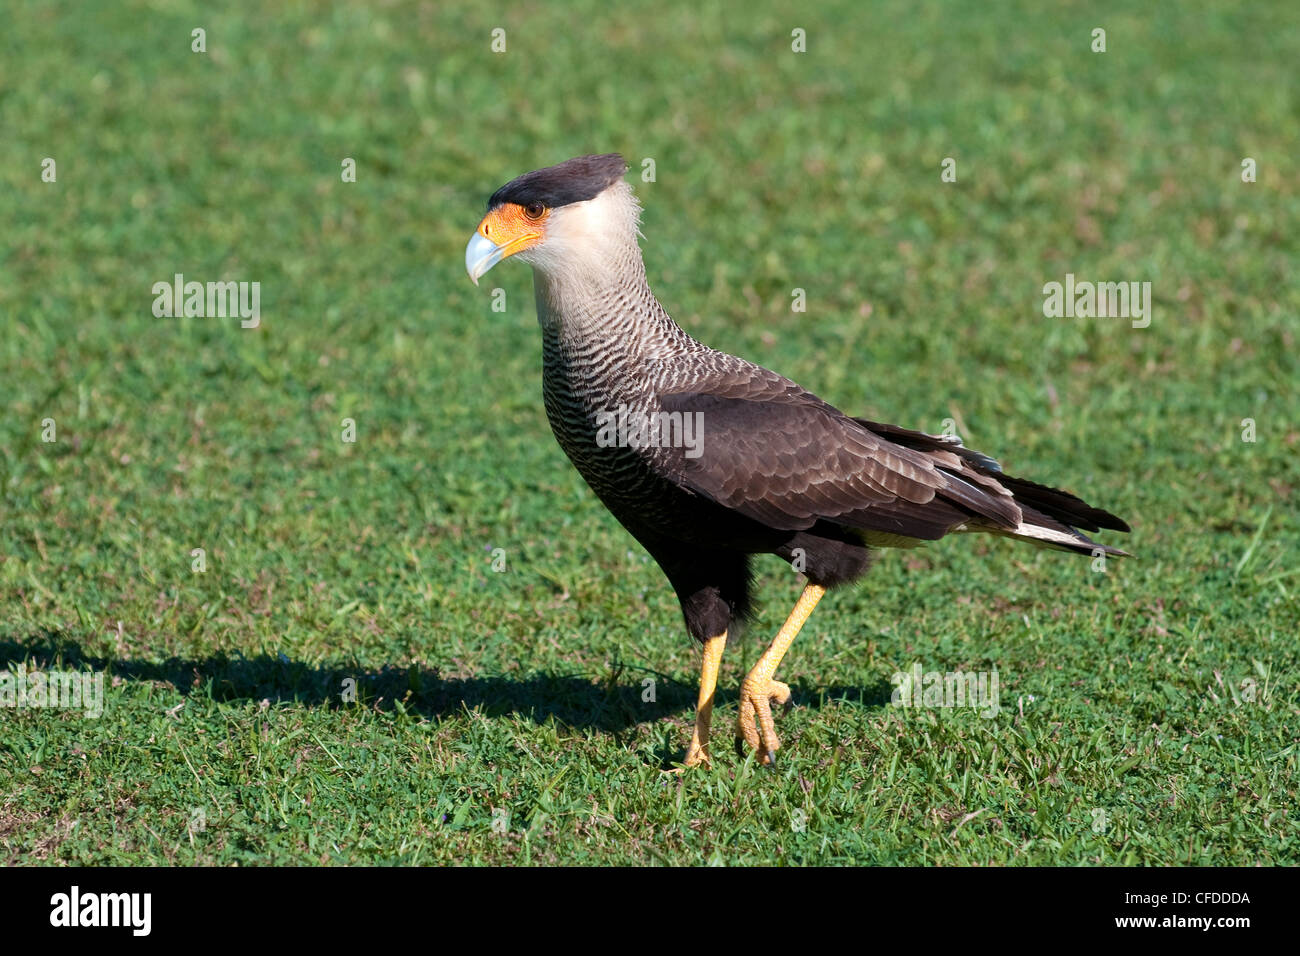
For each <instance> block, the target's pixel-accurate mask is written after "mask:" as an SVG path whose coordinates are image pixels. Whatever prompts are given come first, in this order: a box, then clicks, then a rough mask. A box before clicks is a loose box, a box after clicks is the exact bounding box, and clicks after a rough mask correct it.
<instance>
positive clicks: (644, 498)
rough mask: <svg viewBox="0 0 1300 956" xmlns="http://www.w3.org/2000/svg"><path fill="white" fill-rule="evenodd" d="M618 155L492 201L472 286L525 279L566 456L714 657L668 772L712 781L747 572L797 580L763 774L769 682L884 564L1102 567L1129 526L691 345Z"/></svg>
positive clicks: (783, 692) (502, 192)
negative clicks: (1003, 561) (825, 607)
mask: <svg viewBox="0 0 1300 956" xmlns="http://www.w3.org/2000/svg"><path fill="white" fill-rule="evenodd" d="M627 169H628V166H627V163H626V162H625V160H624V159H623V157H622V156H621V155H619V154H618V153H606V154H602V155H590V156H579V157H575V158H573V159H570V160H567V161H565V162H562V163H559V164H558V165H554V166H548V167H546V168H543V169H537V170H534V171H532V172H528V173H525V174H523V175H521V176H519V177H517V178H516V179H513V180H511V181H510V182H508V183H506V184H505V185H504V186H502V187H501V188H499V189H497V190H496V192H494V193H492V195H491V197H490V198H489V199H488V203H487V213H486V215H485V216H484V217H483V219H482V221H481V222H480V223H479V224H478V227H477V229H475V231H474V235H473V237H472V238H471V239H470V241H469V244H468V245H467V246H466V249H465V268H466V271H467V272H468V273H469V277H470V279H471V280H472V281H473V282H474V284H475V285H477V284H478V281H479V279H480V278H482V276H483V275H484V274H485V273H486V272H487V271H488V270H489V269H491V268H493V267H494V266H495V265H496V264H497V263H499V262H501V261H502V260H504V259H507V258H514V259H517V260H519V261H521V262H524V263H526V264H528V265H530V266H531V267H532V270H533V285H534V292H535V297H536V305H537V319H538V324H539V325H540V327H541V337H542V398H543V402H544V404H545V408H546V415H547V419H548V421H549V423H550V426H551V430H552V432H553V433H554V435H555V438H556V440H557V441H558V443H559V445H560V447H561V448H562V449H563V450H564V453H565V454H566V455H567V456H568V458H569V460H570V461H571V462H572V464H573V465H574V467H575V468H576V469H577V471H578V472H579V474H581V476H582V477H583V479H584V480H585V481H586V483H587V484H588V485H589V486H590V488H591V490H592V491H593V492H595V494H596V497H597V498H599V500H600V501H601V502H602V503H603V505H604V506H605V508H607V509H608V510H609V512H610V513H611V514H612V515H613V516H614V517H615V518H616V519H617V520H618V521H619V523H620V524H622V526H623V527H624V528H625V529H626V530H627V531H628V533H630V534H631V535H632V537H633V538H635V539H636V540H637V541H638V542H639V543H640V545H641V546H642V547H643V548H644V549H645V550H646V551H647V552H648V553H649V554H650V556H651V557H652V558H653V559H654V560H655V562H656V563H657V564H658V565H659V567H660V568H661V569H662V571H663V573H664V575H665V576H666V577H667V579H668V583H669V584H670V585H671V587H672V588H673V590H674V591H675V593H676V596H677V598H678V600H679V602H680V604H681V609H682V614H683V617H684V619H685V623H686V630H687V632H688V633H689V635H690V636H691V637H692V638H693V639H694V640H695V641H697V642H698V643H699V644H700V645H701V647H702V653H701V663H700V680H699V691H698V697H697V703H696V711H695V725H694V729H693V731H692V734H691V740H690V744H689V746H688V747H687V749H686V752H685V758H684V759H683V760H681V761H680V762H677V763H675V766H674V767H673V768H672V769H673V770H674V771H676V772H684V771H685V769H686V768H690V767H696V766H699V765H701V764H703V765H710V764H711V763H712V760H713V756H712V752H711V750H710V731H711V721H712V714H713V707H714V701H715V696H716V689H717V682H718V674H719V669H720V667H721V662H722V656H723V652H724V650H725V648H726V645H727V640H728V635H729V634H733V633H738V632H739V629H740V628H741V626H742V625H743V624H744V623H745V622H746V621H747V620H749V619H750V618H752V617H753V593H752V592H753V580H754V579H753V575H752V562H753V561H754V559H755V558H757V557H760V556H762V555H769V554H770V555H776V556H777V557H779V558H781V559H783V560H785V561H787V562H789V563H790V564H791V566H792V567H794V569H795V570H797V571H800V572H802V574H803V585H804V586H803V589H802V592H801V593H800V595H799V597H798V600H797V601H796V602H795V605H794V608H793V610H792V611H791V612H790V614H789V616H788V617H787V619H786V621H785V623H784V625H783V626H782V627H781V629H780V630H779V631H778V632H777V634H776V636H775V637H774V638H773V640H772V642H771V644H770V645H768V647H767V649H766V650H765V651H763V653H762V654H761V655H760V656H759V657H758V659H757V660H756V662H755V663H754V665H753V667H752V668H751V669H750V670H749V671H748V673H747V674H746V675H745V677H744V679H743V681H742V682H741V687H740V697H739V710H738V714H737V718H736V731H735V738H736V747H737V749H738V751H740V752H742V753H743V752H744V748H745V747H746V746H747V747H748V748H749V749H750V750H751V751H752V752H754V753H755V754H756V759H757V760H758V762H759V763H760V764H765V765H770V764H773V763H774V762H775V758H776V751H777V749H778V748H779V747H780V745H781V741H780V739H779V737H778V736H777V732H776V725H775V720H774V718H773V715H772V708H773V706H780V707H784V708H786V709H788V708H789V706H790V703H791V691H790V688H789V686H788V685H787V684H785V683H784V682H782V681H779V680H777V679H776V676H775V675H776V672H777V669H778V667H779V666H780V664H781V663H782V660H783V658H784V657H785V655H786V652H787V651H788V650H789V648H790V646H791V644H792V643H793V642H794V640H795V638H796V636H797V635H798V634H799V632H800V630H801V629H802V628H803V626H804V624H805V622H806V621H807V620H808V618H809V616H810V615H811V614H812V612H813V609H814V608H815V607H816V606H817V604H818V602H819V601H820V600H821V598H822V596H823V595H824V594H825V593H826V592H827V591H828V590H831V589H834V588H837V587H842V586H844V585H847V584H850V583H852V582H854V581H857V580H858V579H860V578H861V577H862V576H863V575H864V574H866V572H867V570H868V567H869V565H870V563H871V561H872V558H873V556H874V555H875V553H876V552H877V551H878V550H880V549H887V548H899V547H914V546H916V545H919V544H922V543H924V542H928V541H934V540H937V539H939V538H942V537H944V536H946V535H949V534H954V533H976V532H979V533H988V534H994V535H1001V536H1004V537H1008V538H1013V539H1016V540H1018V541H1025V542H1030V543H1032V544H1035V545H1038V546H1043V547H1047V548H1051V549H1055V550H1060V551H1067V552H1074V553H1078V554H1085V555H1090V556H1094V557H1095V556H1097V555H1108V556H1118V557H1127V556H1128V554H1127V552H1124V551H1121V550H1119V549H1117V548H1114V547H1112V546H1110V545H1106V544H1101V543H1099V542H1096V541H1094V540H1093V539H1091V538H1089V537H1088V536H1087V535H1086V534H1085V533H1084V532H1085V531H1087V532H1097V531H1100V530H1102V529H1107V530H1114V531H1122V532H1127V531H1129V530H1130V528H1129V525H1128V524H1127V523H1126V522H1125V521H1124V520H1123V519H1121V518H1118V517H1116V516H1115V515H1113V514H1111V513H1110V512H1108V511H1104V510H1102V509H1100V508H1095V507H1093V506H1091V505H1089V504H1087V503H1086V502H1084V501H1083V500H1082V499H1080V498H1078V497H1076V496H1075V495H1073V494H1071V493H1069V492H1066V491H1061V490H1059V489H1056V488H1051V487H1048V486H1045V485H1041V484H1038V483H1035V482H1033V481H1028V480H1026V479H1022V478H1012V477H1009V476H1007V475H1005V474H1003V472H1002V469H1001V466H1000V465H999V464H998V462H997V461H996V460H995V459H993V458H991V457H989V456H988V455H985V454H981V453H980V452H977V451H974V450H972V449H970V448H967V447H965V446H964V445H963V444H962V441H961V439H960V438H959V437H957V436H954V435H933V434H928V433H926V432H921V431H915V430H912V429H908V428H902V427H899V426H897V425H889V424H884V423H881V422H875V421H870V420H868V419H866V418H861V417H855V416H853V415H849V414H847V413H845V412H842V411H840V410H839V409H838V408H836V407H834V406H833V405H831V404H830V403H828V402H826V401H823V400H822V399H821V398H818V397H817V396H816V395H814V394H813V393H812V392H810V391H808V390H806V389H805V388H803V387H802V386H800V385H798V384H796V383H795V382H793V381H791V380H790V379H788V378H786V377H784V376H782V375H779V374H777V373H776V372H773V371H770V370H769V369H766V368H764V367H762V366H760V365H756V364H754V363H753V362H749V361H747V360H745V359H743V358H739V357H737V356H734V355H730V354H728V353H726V352H721V351H718V350H716V349H713V348H710V347H709V346H707V345H705V344H703V343H702V342H700V341H697V340H696V339H695V338H693V337H692V336H691V335H689V334H688V333H687V332H686V331H685V330H684V329H683V328H682V327H681V326H680V325H678V324H677V323H676V322H674V321H673V320H672V318H670V317H669V315H668V313H667V311H665V309H664V307H663V306H662V305H661V304H660V302H659V300H658V299H657V298H656V297H655V295H654V293H652V292H651V290H650V286H649V284H648V281H647V278H646V270H645V264H644V262H643V260H642V256H641V248H640V244H639V241H638V240H639V239H640V238H641V231H640V220H641V205H640V202H639V200H638V199H637V197H636V195H635V193H634V192H633V189H632V187H631V185H630V184H629V183H627V182H626V181H625V176H626V172H627Z"/></svg>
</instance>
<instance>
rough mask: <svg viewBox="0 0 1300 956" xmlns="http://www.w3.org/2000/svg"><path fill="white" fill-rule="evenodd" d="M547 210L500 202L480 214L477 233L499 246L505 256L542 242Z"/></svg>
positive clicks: (544, 233) (544, 234)
mask: <svg viewBox="0 0 1300 956" xmlns="http://www.w3.org/2000/svg"><path fill="white" fill-rule="evenodd" d="M550 214H551V211H550V210H549V209H547V208H546V207H544V206H529V207H524V206H520V205H519V204H518V203H512V202H507V203H502V204H501V205H500V206H497V207H496V208H495V209H493V210H492V211H491V212H490V213H488V214H487V215H486V216H484V217H483V221H482V222H480V223H479V224H478V234H479V235H480V236H482V237H483V238H484V239H487V240H489V241H490V242H493V243H495V244H496V245H497V246H499V247H500V248H501V250H502V255H501V258H503V259H504V258H505V257H506V256H513V255H514V254H515V253H516V252H523V251H524V250H525V249H529V248H531V247H533V246H535V245H537V244H538V243H539V242H541V241H542V239H544V238H545V237H546V220H547V218H548V217H549V216H550Z"/></svg>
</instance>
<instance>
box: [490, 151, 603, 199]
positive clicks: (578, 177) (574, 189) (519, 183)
mask: <svg viewBox="0 0 1300 956" xmlns="http://www.w3.org/2000/svg"><path fill="white" fill-rule="evenodd" d="M625 172H627V163H626V162H625V161H624V159H623V157H622V156H620V155H619V154H618V153H605V154H604V155H603V156H578V157H577V158H575V159H570V160H567V161H566V162H563V163H560V164H559V165H558V166H547V167H546V168H545V169H535V170H533V171H532V172H531V173H524V174H523V175H522V176H520V177H519V178H518V179H512V180H510V182H508V183H506V184H505V185H504V186H502V187H501V188H500V189H498V190H497V191H496V192H494V193H493V194H492V198H491V199H489V200H488V209H493V208H495V207H496V206H499V205H501V203H503V202H512V203H518V204H519V205H521V206H527V205H529V204H530V203H541V204H542V205H543V206H546V207H548V208H552V209H553V208H555V207H556V206H567V205H568V204H569V203H572V202H584V201H585V200H588V199H595V198H596V197H597V196H599V195H600V194H601V193H602V192H604V191H605V190H606V189H608V188H609V187H610V185H612V184H613V183H616V182H618V181H619V180H620V179H622V178H623V174H624V173H625Z"/></svg>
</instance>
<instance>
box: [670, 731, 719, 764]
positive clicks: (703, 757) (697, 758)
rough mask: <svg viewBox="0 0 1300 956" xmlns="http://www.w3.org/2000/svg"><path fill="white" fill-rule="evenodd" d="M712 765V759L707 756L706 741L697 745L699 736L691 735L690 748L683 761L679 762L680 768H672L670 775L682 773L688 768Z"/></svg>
mask: <svg viewBox="0 0 1300 956" xmlns="http://www.w3.org/2000/svg"><path fill="white" fill-rule="evenodd" d="M712 765H714V758H712V757H710V756H708V741H705V743H699V735H698V732H697V734H695V735H693V736H692V739H690V748H689V749H688V750H686V758H685V760H684V761H681V765H680V766H676V767H673V769H672V773H675V774H680V773H682V771H685V770H686V769H688V767H697V766H706V767H710V766H712Z"/></svg>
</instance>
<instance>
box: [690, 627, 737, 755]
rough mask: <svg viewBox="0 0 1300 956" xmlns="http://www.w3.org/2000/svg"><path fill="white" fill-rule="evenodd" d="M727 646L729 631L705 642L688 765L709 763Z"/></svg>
mask: <svg viewBox="0 0 1300 956" xmlns="http://www.w3.org/2000/svg"><path fill="white" fill-rule="evenodd" d="M726 648H727V632H726V631H723V632H722V633H721V634H719V635H718V636H717V637H711V638H709V639H708V640H707V641H705V642H704V663H703V664H702V665H701V666H700V699H699V703H698V704H697V705H696V708H695V731H694V732H693V733H692V734H691V747H690V749H689V750H688V751H686V766H688V767H694V766H696V765H697V764H701V763H705V764H707V763H709V762H710V757H709V724H710V723H711V722H712V720H713V694H714V691H716V690H717V688H718V669H719V668H720V667H721V666H722V652H723V651H724V650H726Z"/></svg>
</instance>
